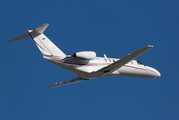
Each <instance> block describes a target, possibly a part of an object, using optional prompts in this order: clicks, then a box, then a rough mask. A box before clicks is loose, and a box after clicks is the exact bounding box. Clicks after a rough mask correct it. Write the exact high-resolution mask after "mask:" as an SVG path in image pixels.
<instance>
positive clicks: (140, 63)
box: [137, 61, 146, 66]
mask: <svg viewBox="0 0 179 120" xmlns="http://www.w3.org/2000/svg"><path fill="white" fill-rule="evenodd" d="M137 63H138V64H139V65H144V64H143V63H142V62H140V61H137ZM144 66H146V65H144Z"/></svg>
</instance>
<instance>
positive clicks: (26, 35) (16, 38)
mask: <svg viewBox="0 0 179 120" xmlns="http://www.w3.org/2000/svg"><path fill="white" fill-rule="evenodd" d="M28 37H30V35H29V33H27V34H24V35H21V36H18V37H15V38H12V39H9V40H7V41H8V42H12V41H15V40H20V39H24V38H28Z"/></svg>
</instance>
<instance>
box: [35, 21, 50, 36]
mask: <svg viewBox="0 0 179 120" xmlns="http://www.w3.org/2000/svg"><path fill="white" fill-rule="evenodd" d="M49 25H50V24H47V23H45V24H43V25H41V26H40V27H38V28H36V29H35V30H33V31H32V34H34V33H35V34H36V33H37V34H42V33H43V32H44V31H45V30H46V29H47V28H48V26H49Z"/></svg>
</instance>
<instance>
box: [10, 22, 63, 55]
mask: <svg viewBox="0 0 179 120" xmlns="http://www.w3.org/2000/svg"><path fill="white" fill-rule="evenodd" d="M48 26H49V24H43V25H42V26H40V27H38V28H36V29H35V30H28V31H27V32H28V33H27V34H24V35H21V36H18V37H15V38H12V39H9V40H7V41H8V42H11V41H15V40H19V39H24V38H27V37H31V38H32V39H33V41H34V42H35V44H36V45H37V47H38V48H39V50H40V51H41V53H42V54H43V55H45V56H61V57H65V56H66V55H65V54H64V53H63V52H62V51H61V50H60V49H59V48H58V47H57V46H56V45H55V44H54V43H53V42H51V41H50V40H49V39H48V38H47V37H46V36H45V35H44V34H43V32H44V31H45V30H46V29H47V27H48Z"/></svg>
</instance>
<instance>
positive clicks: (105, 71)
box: [90, 45, 153, 77]
mask: <svg viewBox="0 0 179 120" xmlns="http://www.w3.org/2000/svg"><path fill="white" fill-rule="evenodd" d="M152 47H153V46H152V45H148V46H146V47H144V48H142V49H140V50H138V51H136V52H133V53H131V54H129V55H127V56H125V57H123V58H122V59H120V60H118V61H116V62H115V63H112V64H110V65H108V66H106V67H103V68H101V69H99V70H98V71H95V72H92V73H90V76H93V77H104V76H107V75H108V74H110V73H112V72H114V71H115V70H117V69H119V68H120V67H122V66H124V65H125V64H127V63H128V62H130V61H131V60H133V59H135V58H136V57H138V56H140V55H141V54H143V53H145V52H146V51H148V50H149V49H151V48H152Z"/></svg>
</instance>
